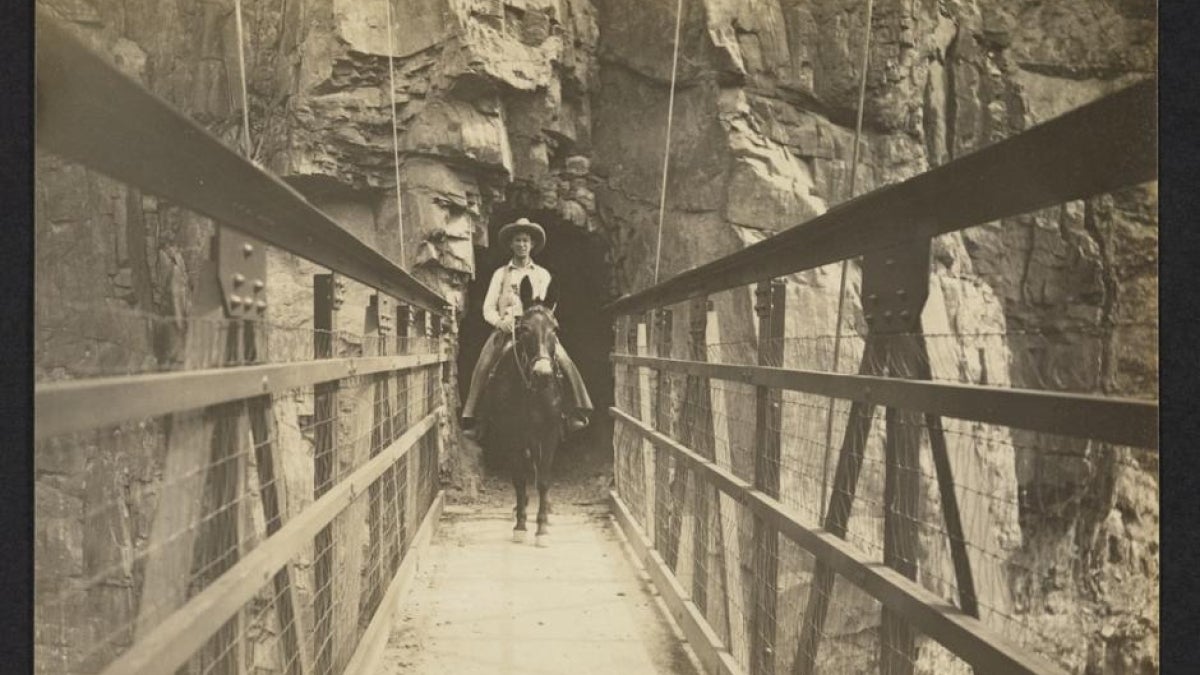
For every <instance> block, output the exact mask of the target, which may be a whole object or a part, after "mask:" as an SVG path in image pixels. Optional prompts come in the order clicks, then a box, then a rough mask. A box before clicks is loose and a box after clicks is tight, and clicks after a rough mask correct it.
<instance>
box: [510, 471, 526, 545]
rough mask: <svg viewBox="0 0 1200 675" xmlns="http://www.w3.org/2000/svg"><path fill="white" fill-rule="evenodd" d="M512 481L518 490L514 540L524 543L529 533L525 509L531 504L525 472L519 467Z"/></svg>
mask: <svg viewBox="0 0 1200 675" xmlns="http://www.w3.org/2000/svg"><path fill="white" fill-rule="evenodd" d="M512 482H513V488H514V489H515V490H516V492H517V509H516V511H517V525H516V527H514V528H513V541H515V542H517V543H518V544H523V543H525V538H526V535H527V533H528V530H526V528H525V518H526V516H525V509H526V507H527V506H529V495H528V494H527V493H526V491H525V483H526V480H525V474H524V472H523V471H521V470H519V469H518V470H517V471H515V472H513V477H512Z"/></svg>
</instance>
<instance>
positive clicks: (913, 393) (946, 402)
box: [612, 354, 1158, 449]
mask: <svg viewBox="0 0 1200 675" xmlns="http://www.w3.org/2000/svg"><path fill="white" fill-rule="evenodd" d="M612 361H613V363H618V364H624V365H629V366H642V367H647V368H654V369H658V370H662V371H670V372H674V373H683V374H686V375H697V376H699V377H706V378H713V379H719V380H726V381H731V382H741V383H744V384H749V385H754V386H758V387H768V388H771V389H786V390H789V391H800V392H804V393H807V394H816V395H819V396H832V397H834V398H840V399H846V400H851V401H865V402H867V403H872V404H875V405H882V406H889V407H893V408H901V409H905V410H919V411H921V412H926V413H930V414H934V415H941V416H945V417H955V418H958V419H965V420H973V421H976V422H984V423H986V424H999V425H1004V426H1009V427H1015V428H1019V429H1029V430H1031V431H1040V432H1044V433H1051V434H1061V435H1064V436H1078V437H1082V438H1091V439H1095V440H1098V441H1105V442H1108V443H1116V444H1119V445H1131V446H1136V447H1142V448H1151V449H1157V448H1158V403H1157V402H1156V401H1146V400H1141V399H1131V398H1116V397H1111V396H1095V395H1091V394H1074V393H1069V392H1056V391H1042V390H1037V389H1018V388H1013V387H989V386H983V385H976V384H959V383H956V382H930V381H926V380H906V379H901V378H896V377H874V376H869V375H851V374H843V373H829V372H822V371H815V370H795V369H790V368H774V367H769V366H752V365H741V364H725V363H707V362H700V361H683V360H679V359H664V358H657V357H651V356H632V355H627V354H614V355H613V356H612Z"/></svg>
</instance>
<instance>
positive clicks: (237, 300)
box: [229, 295, 242, 307]
mask: <svg viewBox="0 0 1200 675" xmlns="http://www.w3.org/2000/svg"><path fill="white" fill-rule="evenodd" d="M229 304H231V305H233V306H234V307H237V306H238V305H240V304H242V296H240V295H231V296H229Z"/></svg>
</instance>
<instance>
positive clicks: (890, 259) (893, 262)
mask: <svg viewBox="0 0 1200 675" xmlns="http://www.w3.org/2000/svg"><path fill="white" fill-rule="evenodd" d="M883 264H885V265H895V264H896V261H895V260H894V259H892V258H888V259H887V260H884V261H883Z"/></svg>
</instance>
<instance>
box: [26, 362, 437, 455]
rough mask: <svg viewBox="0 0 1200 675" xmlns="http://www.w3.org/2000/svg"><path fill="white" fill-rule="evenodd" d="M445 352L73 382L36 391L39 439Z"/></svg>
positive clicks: (401, 366) (391, 367)
mask: <svg viewBox="0 0 1200 675" xmlns="http://www.w3.org/2000/svg"><path fill="white" fill-rule="evenodd" d="M445 360H446V357H445V355H444V354H407V355H400V356H366V357H357V358H339V359H318V360H313V361H300V362H296V363H273V364H268V365H261V366H242V367H235V368H208V369H204V370H186V371H181V372H175V373H152V374H146V375H129V376H123V377H103V378H91V379H82V380H70V381H66V382H55V383H49V384H42V385H37V386H36V387H35V388H34V438H35V440H39V441H40V440H43V439H46V438H50V437H53V436H58V435H60V434H67V433H72V432H76V431H84V430H87V429H97V428H102V427H104V426H107V425H110V424H117V423H120V422H125V421H128V420H134V419H142V418H147V417H154V416H156V415H166V414H168V413H174V412H181V411H184V410H195V409H199V408H204V407H206V406H210V405H217V404H219V403H227V402H230V401H238V400H241V399H246V398H251V397H254V396H262V395H263V394H277V393H281V392H285V391H288V390H291V389H295V388H297V387H305V386H310V385H313V384H316V383H318V382H331V381H334V380H339V379H342V378H346V377H354V376H361V375H371V374H374V373H383V372H389V371H404V370H411V369H413V368H421V367H424V366H430V365H434V364H438V363H442V362H443V361H445Z"/></svg>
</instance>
